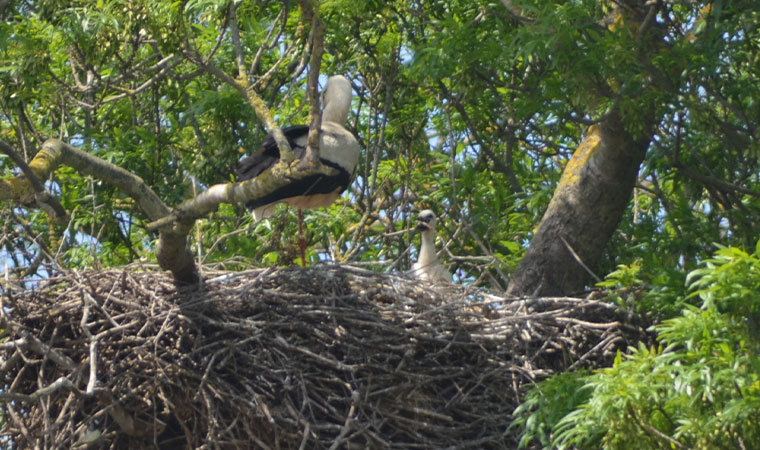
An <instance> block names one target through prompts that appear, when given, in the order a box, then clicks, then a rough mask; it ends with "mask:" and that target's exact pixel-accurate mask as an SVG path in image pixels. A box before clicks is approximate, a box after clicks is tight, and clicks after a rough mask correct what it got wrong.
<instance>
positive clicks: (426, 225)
mask: <svg viewBox="0 0 760 450" xmlns="http://www.w3.org/2000/svg"><path fill="white" fill-rule="evenodd" d="M437 223H438V219H436V217H435V213H434V212H433V211H431V210H429V209H426V210H424V211H421V212H420V214H419V215H418V216H417V227H416V228H415V229H416V230H417V231H420V232H421V234H422V244H421V245H420V256H419V258H418V260H417V262H416V263H414V264H413V265H412V270H411V274H412V275H413V276H414V277H416V278H419V279H420V280H425V281H431V282H433V283H437V282H439V281H446V282H451V273H449V271H448V270H446V267H444V266H443V264H441V261H440V260H439V259H438V254H436V252H435V226H436V224H437Z"/></svg>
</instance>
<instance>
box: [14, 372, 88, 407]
mask: <svg viewBox="0 0 760 450" xmlns="http://www.w3.org/2000/svg"><path fill="white" fill-rule="evenodd" d="M63 388H65V389H68V390H70V391H72V392H75V393H77V394H80V395H81V394H82V391H80V390H79V389H78V388H77V387H76V386H74V383H72V382H71V381H70V380H69V379H68V378H66V377H60V378H58V379H57V380H55V381H54V382H53V383H51V384H50V385H48V386H45V387H43V388H40V389H37V390H36V391H34V392H32V393H31V394H17V393H15V392H0V403H8V402H25V403H34V402H36V401H38V400H39V399H41V398H42V397H47V396H48V395H50V394H54V393H55V392H56V391H59V390H60V389H63Z"/></svg>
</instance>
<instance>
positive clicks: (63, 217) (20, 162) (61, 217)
mask: <svg viewBox="0 0 760 450" xmlns="http://www.w3.org/2000/svg"><path fill="white" fill-rule="evenodd" d="M0 150H2V151H3V153H5V154H6V155H8V156H9V157H10V158H11V160H13V162H14V163H15V164H16V165H17V166H18V167H19V168H20V169H21V172H23V174H24V176H25V177H26V179H25V181H26V182H27V183H28V184H29V185H30V186H31V187H32V189H33V190H34V192H35V194H34V200H35V202H36V203H37V205H38V206H39V207H40V208H41V209H42V210H44V211H45V212H46V213H48V214H49V215H50V216H52V217H54V218H55V219H56V220H57V221H58V222H62V223H65V222H67V221H68V215H67V214H66V210H65V209H63V206H61V204H60V202H58V200H56V199H55V197H53V196H52V195H50V193H49V192H48V191H47V190H45V186H44V185H43V184H42V182H41V181H40V180H39V178H37V175H35V173H34V171H32V169H31V167H29V165H28V164H27V163H26V161H24V158H22V157H21V155H19V154H18V153H16V151H15V150H13V147H11V146H10V145H8V144H6V143H5V142H3V141H0ZM19 183H20V184H23V181H20V182H19ZM22 191H25V192H29V191H28V190H27V189H22Z"/></svg>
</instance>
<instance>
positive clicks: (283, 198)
mask: <svg viewBox="0 0 760 450" xmlns="http://www.w3.org/2000/svg"><path fill="white" fill-rule="evenodd" d="M350 107H351V83H350V82H349V81H348V80H347V79H346V78H345V77H343V76H341V75H335V76H332V77H330V78H329V79H328V80H327V85H326V86H325V90H324V91H323V92H322V122H321V124H320V126H319V161H320V162H321V163H322V164H324V165H325V166H328V167H332V168H333V169H336V170H335V171H334V172H335V174H334V175H321V174H319V175H312V176H308V177H306V178H301V179H293V180H292V181H291V182H290V183H288V184H287V185H285V186H283V187H282V188H280V189H278V190H276V191H274V192H272V193H271V194H269V195H266V196H264V197H262V198H259V199H256V200H252V201H250V202H248V203H246V206H247V207H248V208H249V209H250V210H251V213H252V214H253V218H254V220H256V221H258V220H261V219H264V218H267V217H269V216H271V215H272V213H273V212H274V207H275V205H277V204H278V203H287V204H288V205H291V206H294V207H296V208H298V232H299V246H300V248H301V262H302V264H303V265H305V264H306V256H305V251H306V239H305V238H304V235H303V215H302V209H304V208H320V207H326V206H330V205H331V204H332V203H333V202H334V201H335V200H336V199H337V198H338V197H340V195H341V194H342V193H343V191H345V190H346V188H348V186H349V184H351V181H352V180H353V178H354V173H355V169H356V165H357V163H358V162H359V143H358V142H357V141H356V138H355V137H354V135H353V134H351V132H349V131H348V130H346V128H345V127H344V126H343V125H344V124H345V123H346V119H347V118H348V111H349V108H350ZM282 132H283V134H284V135H285V137H286V138H287V140H288V143H289V144H290V147H291V148H292V149H293V153H294V154H295V156H296V157H297V158H302V157H303V156H304V154H305V151H306V144H307V141H308V137H309V126H308V125H295V126H290V127H287V128H283V130H282ZM279 159H280V150H279V149H278V148H277V144H276V143H275V140H274V138H273V137H272V135H271V134H267V135H266V136H265V137H264V140H263V141H262V142H261V146H260V147H259V149H258V150H257V151H256V152H255V153H253V154H252V155H250V156H248V157H246V158H244V159H243V160H242V161H240V164H239V165H238V168H237V170H236V171H235V174H236V176H237V180H238V181H244V180H250V179H252V178H256V177H257V176H259V174H261V173H262V172H263V171H265V170H267V169H269V168H271V167H272V166H273V165H275V164H276V163H277V161H278V160H279Z"/></svg>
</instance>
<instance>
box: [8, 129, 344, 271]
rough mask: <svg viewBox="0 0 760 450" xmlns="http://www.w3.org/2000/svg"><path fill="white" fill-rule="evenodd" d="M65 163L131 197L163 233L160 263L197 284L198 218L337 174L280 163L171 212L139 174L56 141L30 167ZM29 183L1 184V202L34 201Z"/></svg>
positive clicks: (42, 169)
mask: <svg viewBox="0 0 760 450" xmlns="http://www.w3.org/2000/svg"><path fill="white" fill-rule="evenodd" d="M11 150H12V149H11ZM60 165H68V166H70V167H72V168H74V169H76V170H77V171H79V172H80V173H81V174H84V175H90V176H93V177H95V178H97V179H100V180H103V181H105V182H107V183H109V184H111V185H112V186H114V187H116V188H118V189H120V190H121V191H122V192H124V193H126V194H128V195H129V196H130V197H132V198H133V199H134V200H135V202H136V203H137V205H138V206H139V207H140V208H141V209H142V210H143V212H144V213H145V215H146V216H147V217H148V219H149V220H151V221H152V223H150V224H149V225H148V227H147V228H148V229H149V230H150V231H158V232H159V240H158V245H157V248H156V258H157V260H158V263H159V265H160V266H161V268H162V269H164V270H169V271H171V272H172V274H173V275H174V277H175V279H177V280H178V281H180V282H184V283H194V282H196V281H197V280H198V274H197V269H196V267H195V263H194V262H193V257H192V255H191V254H190V251H189V249H188V248H187V236H188V234H189V233H190V230H191V229H192V227H193V224H194V223H195V220H196V219H198V218H201V217H205V216H206V215H208V214H209V213H210V212H212V211H214V210H216V208H217V207H218V206H219V204H220V203H246V202H248V201H251V200H254V199H257V198H262V197H264V196H265V195H267V194H270V193H272V192H274V191H275V190H277V189H279V188H281V187H283V186H285V185H286V184H288V183H290V182H291V181H292V179H293V177H294V176H295V177H296V178H305V177H308V176H312V175H316V174H324V175H330V174H332V173H333V171H334V170H335V169H332V168H329V167H326V166H323V165H321V164H318V165H316V166H314V167H309V168H306V169H305V170H302V171H298V173H297V175H296V174H294V173H292V171H291V170H290V167H289V166H287V165H285V164H283V163H280V164H277V165H276V166H275V167H273V168H272V169H271V170H268V171H266V172H264V173H262V174H261V175H259V176H258V177H256V178H255V179H252V180H247V181H244V182H242V183H232V184H218V185H215V186H212V187H211V188H210V189H208V190H206V191H205V192H202V193H201V194H199V195H198V196H197V197H195V198H193V199H191V200H187V201H185V202H184V203H182V204H180V205H179V206H177V207H176V208H175V209H174V210H173V211H172V210H170V208H169V207H168V206H166V204H164V202H163V201H162V200H161V199H160V198H159V197H158V196H157V195H156V194H155V192H153V190H152V189H151V188H150V187H148V186H147V185H146V184H145V182H144V181H143V180H142V179H141V178H140V177H138V176H137V175H134V174H132V173H130V172H128V171H126V170H125V169H123V168H121V167H118V166H115V165H113V164H111V163H109V162H107V161H103V160H102V159H100V158H98V157H96V156H93V155H90V154H89V153H86V152H84V151H82V150H79V149H78V148H76V147H74V146H72V145H69V144H66V143H64V142H62V141H60V140H57V139H51V140H48V141H47V142H45V144H43V147H42V150H40V152H39V153H37V156H35V158H34V159H33V160H32V161H31V163H30V164H29V171H30V173H31V174H33V175H34V176H36V177H38V178H47V177H48V176H50V174H51V173H52V172H53V171H55V170H56V169H57V168H58V167H59V166H60ZM29 183H30V182H29V181H28V179H27V178H26V177H15V178H10V179H2V180H0V200H12V201H15V202H18V203H22V200H24V199H28V198H29V191H30V189H31V186H30V184H29Z"/></svg>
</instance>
